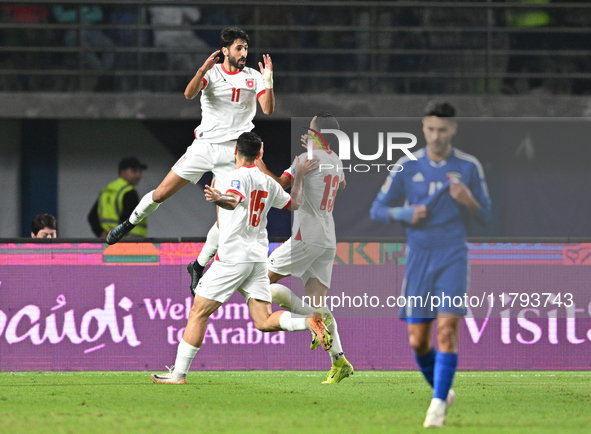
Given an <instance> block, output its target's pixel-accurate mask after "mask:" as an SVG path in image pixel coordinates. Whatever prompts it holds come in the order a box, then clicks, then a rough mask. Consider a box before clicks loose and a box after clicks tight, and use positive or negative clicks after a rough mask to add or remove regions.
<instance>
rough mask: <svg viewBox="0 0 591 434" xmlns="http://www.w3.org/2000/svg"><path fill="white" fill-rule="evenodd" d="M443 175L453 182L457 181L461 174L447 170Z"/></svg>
mask: <svg viewBox="0 0 591 434" xmlns="http://www.w3.org/2000/svg"><path fill="white" fill-rule="evenodd" d="M445 177H446V178H447V179H449V180H450V181H451V183H452V184H453V183H454V182H457V181H459V180H460V179H461V178H462V174H461V173H458V172H447V173H446V174H445Z"/></svg>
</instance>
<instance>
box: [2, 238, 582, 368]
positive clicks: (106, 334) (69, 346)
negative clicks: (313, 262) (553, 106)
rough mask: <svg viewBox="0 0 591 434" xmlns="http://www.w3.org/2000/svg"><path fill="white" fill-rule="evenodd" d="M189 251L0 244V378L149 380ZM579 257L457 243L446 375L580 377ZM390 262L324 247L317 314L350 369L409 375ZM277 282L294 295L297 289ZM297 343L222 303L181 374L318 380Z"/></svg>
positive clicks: (180, 315)
mask: <svg viewBox="0 0 591 434" xmlns="http://www.w3.org/2000/svg"><path fill="white" fill-rule="evenodd" d="M201 247H202V244H201V243H160V244H151V243H141V244H140V243H138V244H134V243H120V244H117V245H114V246H107V245H104V244H0V369H1V370H3V371H7V370H144V369H146V370H162V369H163V367H164V366H165V365H170V363H171V361H173V360H174V355H175V354H176V347H177V344H178V342H179V339H180V338H181V336H182V332H183V327H184V325H185V323H186V319H187V316H188V312H189V310H190V307H191V302H192V300H191V298H190V296H189V295H190V293H189V289H188V287H189V276H188V274H187V273H186V268H185V267H186V263H187V262H188V261H189V260H192V259H193V258H194V257H195V255H196V253H198V252H199V250H200V249H201ZM276 247H277V244H272V245H271V247H270V248H271V249H274V248H276ZM590 252H591V246H589V245H575V244H471V245H470V257H471V284H470V293H469V297H468V299H467V300H463V302H465V303H466V304H468V305H469V306H470V313H471V315H470V318H466V319H464V320H463V321H462V323H461V331H460V347H461V348H462V356H461V358H460V362H459V363H460V366H459V367H460V369H477V370H495V369H502V370H510V369H558V370H560V369H564V370H568V369H588V360H589V359H590V358H591V304H590V303H589V301H590V299H591V296H590V295H589V294H588V287H589V282H590V271H591V268H590V267H589V266H588V265H591V259H590V258H591V255H589V254H588V253H590ZM404 263H405V253H404V245H402V244H379V243H339V244H338V249H337V257H336V260H335V266H334V273H333V284H332V289H331V291H330V293H329V294H330V295H331V298H330V299H328V300H327V303H329V305H332V307H333V312H334V314H335V317H336V318H337V319H338V320H339V322H338V324H339V333H340V336H341V339H342V341H343V345H344V348H345V350H346V352H347V357H348V358H349V360H352V361H354V363H355V367H356V369H359V370H368V369H376V370H390V369H413V368H414V359H413V357H412V355H411V353H410V349H409V346H408V343H407V341H406V326H405V324H404V323H403V322H402V321H400V320H399V319H398V318H397V316H398V309H399V305H400V304H401V303H403V302H405V301H404V300H403V299H402V298H400V297H401V293H400V288H401V284H402V278H403V275H404ZM288 284H289V281H288ZM291 284H292V288H293V289H294V290H295V291H296V293H298V294H300V295H301V294H303V291H302V289H301V282H300V281H299V280H295V279H293V280H292V281H291ZM309 340H310V334H309V333H307V332H301V333H290V332H275V333H261V332H260V331H258V330H256V328H255V327H254V324H253V321H252V319H251V318H250V316H249V314H248V309H247V307H246V305H245V304H244V299H243V298H242V297H241V296H240V295H239V294H235V295H234V296H233V297H232V299H231V300H230V302H229V303H228V304H226V305H224V306H222V307H221V308H220V309H219V310H218V311H217V312H215V313H214V314H213V315H212V316H211V318H210V321H209V324H208V327H207V332H206V335H205V341H204V344H203V348H202V351H200V352H199V355H198V357H197V358H196V359H195V363H193V366H192V369H195V370H241V369H265V370H269V369H289V370H292V369H298V370H300V369H311V370H315V369H324V367H325V366H324V365H325V362H326V360H325V357H326V356H325V355H324V354H322V351H321V350H316V351H315V352H311V351H310V350H309V349H308V347H309Z"/></svg>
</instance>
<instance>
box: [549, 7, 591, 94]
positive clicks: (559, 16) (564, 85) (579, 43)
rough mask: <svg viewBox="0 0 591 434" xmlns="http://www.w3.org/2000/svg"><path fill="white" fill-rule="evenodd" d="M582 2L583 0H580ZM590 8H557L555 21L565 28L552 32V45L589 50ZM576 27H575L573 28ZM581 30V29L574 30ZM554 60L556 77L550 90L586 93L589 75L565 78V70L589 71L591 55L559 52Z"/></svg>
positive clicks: (589, 87) (589, 90)
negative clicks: (586, 76)
mask: <svg viewBox="0 0 591 434" xmlns="http://www.w3.org/2000/svg"><path fill="white" fill-rule="evenodd" d="M554 2H557V3H563V2H569V3H571V2H572V0H554ZM579 3H582V2H579ZM589 23H591V9H590V8H589V7H588V5H587V7H584V8H581V7H570V8H560V9H558V10H556V24H557V26H558V27H565V28H566V29H565V31H559V32H553V33H552V43H551V46H552V49H553V50H555V51H556V52H558V51H560V50H573V51H576V50H585V51H589V50H591V33H590V32H589ZM573 30H575V31H573ZM576 30H581V31H576ZM554 63H555V64H556V69H557V73H558V78H557V79H555V80H553V83H552V84H553V91H554V92H555V93H560V94H565V93H573V94H579V95H580V94H589V93H591V79H588V78H587V79H585V78H564V74H565V73H566V74H573V73H587V74H588V73H589V72H590V71H591V58H590V57H589V55H587V54H582V55H581V54H573V55H566V56H565V55H563V54H562V55H559V54H558V53H556V54H555V56H554Z"/></svg>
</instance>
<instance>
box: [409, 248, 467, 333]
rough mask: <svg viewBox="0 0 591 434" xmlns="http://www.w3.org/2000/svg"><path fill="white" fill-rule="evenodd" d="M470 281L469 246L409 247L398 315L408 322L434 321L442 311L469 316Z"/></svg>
mask: <svg viewBox="0 0 591 434" xmlns="http://www.w3.org/2000/svg"><path fill="white" fill-rule="evenodd" d="M469 278H470V273H469V263H468V246H467V245H466V244H465V243H463V244H455V245H453V246H445V247H434V248H416V247H412V248H411V247H407V252H406V270H405V273H404V282H403V284H402V296H404V298H405V299H406V306H401V307H400V312H399V316H400V318H401V319H404V320H405V321H407V322H409V323H418V322H426V321H431V320H433V319H435V318H437V314H438V313H441V312H446V313H451V314H454V315H458V316H464V315H466V306H465V299H466V297H465V295H467V293H468V281H469Z"/></svg>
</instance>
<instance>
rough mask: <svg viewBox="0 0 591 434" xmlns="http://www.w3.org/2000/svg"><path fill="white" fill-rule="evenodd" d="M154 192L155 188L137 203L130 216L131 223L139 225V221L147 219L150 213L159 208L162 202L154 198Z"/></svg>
mask: <svg viewBox="0 0 591 434" xmlns="http://www.w3.org/2000/svg"><path fill="white" fill-rule="evenodd" d="M152 193H154V190H152V191H151V192H149V193H147V194H146V195H145V196H144V197H142V200H140V203H138V204H137V206H136V207H135V209H134V210H133V212H132V213H131V215H130V216H129V223H131V224H134V225H137V224H138V223H139V222H141V221H142V220H143V219H145V218H146V216H147V215H148V214H151V213H153V212H154V211H156V210H157V209H158V207H159V206H160V204H159V203H158V202H154V201H153V200H152Z"/></svg>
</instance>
